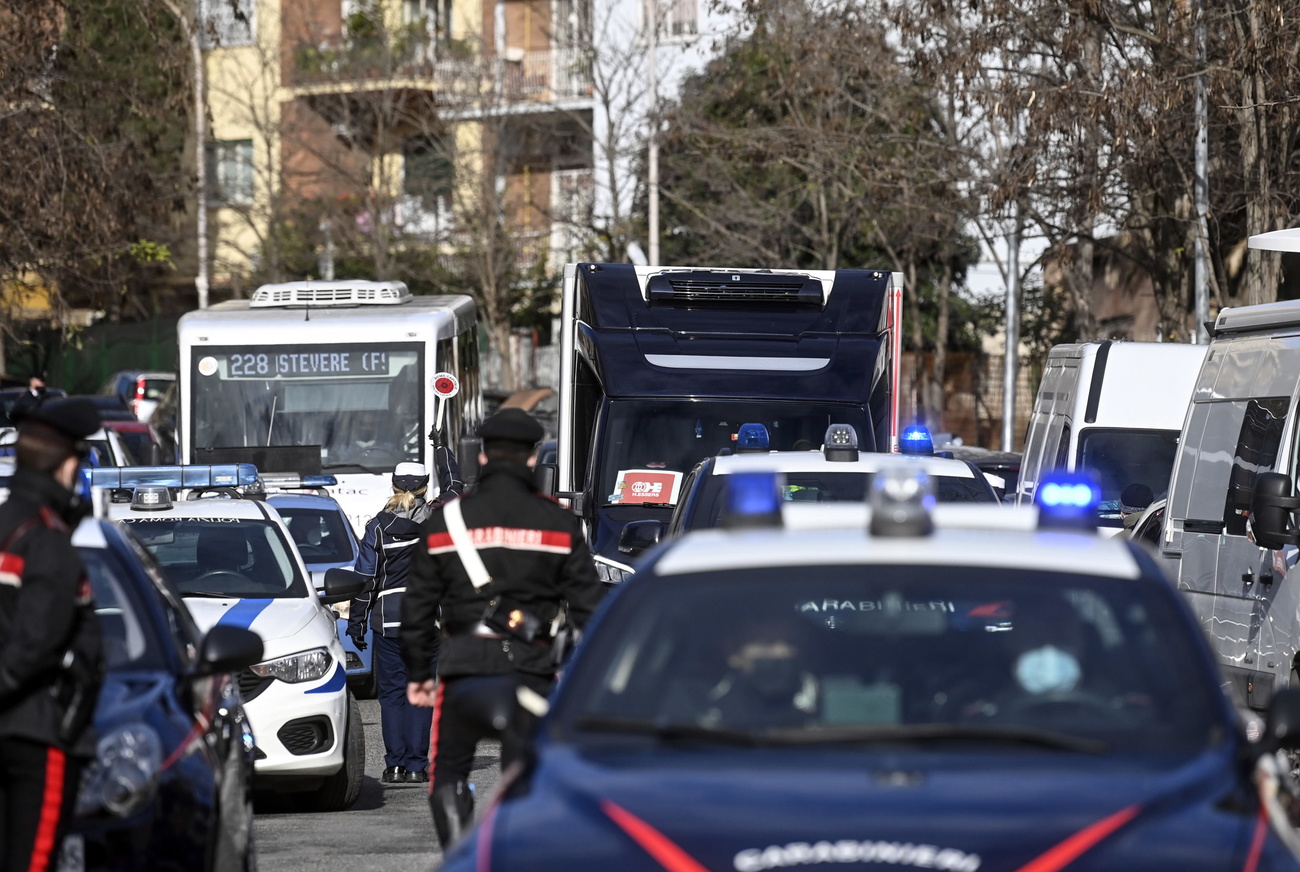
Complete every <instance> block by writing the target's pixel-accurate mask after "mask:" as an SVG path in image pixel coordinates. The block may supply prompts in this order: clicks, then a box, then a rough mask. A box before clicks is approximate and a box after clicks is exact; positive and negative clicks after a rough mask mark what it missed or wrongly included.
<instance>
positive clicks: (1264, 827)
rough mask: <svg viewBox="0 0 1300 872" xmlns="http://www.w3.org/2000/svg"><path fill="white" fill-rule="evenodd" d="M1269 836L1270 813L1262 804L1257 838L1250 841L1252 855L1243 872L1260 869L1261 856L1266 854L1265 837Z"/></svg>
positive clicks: (1256, 821) (1257, 825)
mask: <svg viewBox="0 0 1300 872" xmlns="http://www.w3.org/2000/svg"><path fill="white" fill-rule="evenodd" d="M1266 835H1268V811H1267V810H1266V809H1265V808H1264V806H1263V805H1262V804H1261V805H1260V807H1259V817H1258V818H1256V820H1255V836H1254V838H1252V839H1251V841H1250V854H1249V855H1248V856H1247V857H1246V865H1245V866H1244V867H1242V868H1243V872H1255V870H1257V869H1258V868H1259V856H1260V854H1262V853H1264V837H1265V836H1266Z"/></svg>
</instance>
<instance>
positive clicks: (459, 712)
mask: <svg viewBox="0 0 1300 872" xmlns="http://www.w3.org/2000/svg"><path fill="white" fill-rule="evenodd" d="M478 435H479V436H480V437H481V438H482V439H483V451H482V453H481V454H480V455H479V462H480V463H482V464H483V468H482V471H481V473H480V476H479V481H478V485H477V487H476V488H475V489H474V490H472V491H470V492H469V493H467V494H466V495H465V496H464V497H462V498H461V499H459V500H455V501H453V502H451V503H449V504H448V505H447V506H445V507H443V508H442V509H440V510H438V511H436V512H434V513H433V514H432V515H431V516H430V517H429V520H427V521H426V522H425V523H424V524H423V525H422V527H421V530H420V532H421V535H422V537H423V542H422V544H421V545H420V546H418V547H417V549H416V552H415V555H414V567H413V572H412V577H411V579H410V582H409V583H408V585H407V589H406V596H405V602H404V603H403V607H402V655H403V658H404V659H405V661H406V673H407V677H408V680H409V682H410V683H409V684H408V688H407V695H408V698H409V699H410V701H411V702H412V703H413V704H415V705H419V706H431V707H432V708H433V733H432V737H431V739H430V743H431V748H430V761H429V777H430V790H429V804H430V807H431V809H432V811H433V822H434V827H435V829H436V830H437V832H438V840H439V841H440V842H441V843H442V845H443V847H444V848H446V847H447V846H449V845H451V844H452V843H453V842H454V841H455V840H456V839H457V838H458V837H459V836H460V834H461V832H462V831H463V830H464V828H465V826H466V825H467V824H468V823H469V820H470V816H471V814H472V812H473V798H472V797H471V795H470V793H469V784H468V778H469V773H470V770H471V767H472V765H473V762H474V749H475V745H476V744H477V742H478V740H479V739H481V738H484V737H487V736H496V737H498V738H500V740H501V763H502V765H503V766H509V765H510V764H511V763H513V762H514V761H515V760H517V759H518V758H519V757H520V755H521V751H522V747H523V742H524V741H525V740H526V739H527V738H528V736H529V734H530V732H531V730H532V728H533V727H534V726H535V725H536V717H537V715H538V714H539V713H540V712H541V711H543V710H544V709H543V707H544V705H545V700H544V699H543V697H544V696H545V695H546V694H547V693H548V692H549V691H550V689H551V685H552V684H553V683H554V681H555V670H556V665H555V662H554V652H553V649H552V647H551V644H550V642H551V637H550V628H551V626H552V625H553V623H554V621H555V620H556V618H557V616H558V615H559V613H560V611H561V606H562V605H563V606H564V607H565V608H567V612H568V617H569V620H570V621H571V622H572V623H573V625H574V626H576V627H578V628H581V627H582V626H583V624H584V623H585V622H586V621H587V618H588V617H590V615H591V613H592V610H593V609H595V607H596V604H597V602H598V601H599V600H600V596H601V594H602V593H603V588H602V586H601V584H600V581H599V579H598V578H597V577H596V568H595V564H594V563H593V561H592V558H591V551H590V549H589V548H588V547H587V543H586V541H585V540H584V539H583V535H582V528H581V527H580V526H579V523H578V519H577V518H576V517H575V516H574V515H573V513H572V512H570V511H568V510H567V509H564V508H562V507H561V506H560V505H558V504H557V503H555V502H554V501H553V500H550V499H548V498H546V497H543V496H541V495H539V494H538V493H537V489H536V485H535V484H534V483H533V471H532V469H531V465H532V464H531V462H530V461H531V456H532V452H533V446H534V445H535V444H536V443H537V442H539V441H541V439H542V436H543V435H544V433H543V430H542V427H541V425H540V424H538V423H537V422H536V421H535V420H533V418H532V417H531V416H530V415H529V414H528V413H527V412H524V411H523V410H521V409H515V408H510V409H503V410H502V411H500V412H498V413H497V414H495V415H493V416H492V417H491V418H489V419H488V420H486V421H484V422H483V424H482V425H481V426H480V427H479V430H478ZM449 512H450V513H451V514H452V516H453V521H454V520H455V517H456V516H459V517H460V518H461V519H462V520H463V523H464V526H463V527H462V528H461V529H462V530H464V531H465V532H466V533H467V534H468V538H469V540H470V541H471V542H472V550H473V551H474V553H475V554H477V556H478V558H480V559H481V569H482V570H486V573H485V576H484V574H483V573H479V572H474V571H473V570H472V569H468V568H467V567H466V565H465V562H464V561H463V560H462V558H461V556H460V553H459V552H458V550H457V546H456V541H455V540H456V536H457V534H454V533H453V532H452V531H451V530H450V529H449V521H448V513H449ZM459 538H460V539H461V541H462V542H463V541H464V540H465V539H466V535H465V533H462V534H459ZM475 581H478V582H479V583H480V584H482V583H483V582H485V581H486V584H484V585H483V587H481V588H480V587H477V586H476V585H475ZM440 608H441V610H442V630H441V637H442V638H441V650H440V651H439V631H438V629H437V627H436V625H435V620H436V619H437V617H438V610H439V609H440ZM530 630H531V632H530ZM435 651H439V653H438V664H437V673H438V678H439V682H438V684H437V685H436V690H435V683H434V680H433V675H432V674H431V671H430V668H429V664H430V660H431V659H432V657H433V654H434V652H435ZM521 702H524V703H526V704H527V705H528V706H529V707H530V709H531V711H530V709H529V708H524V707H523V706H521V704H520V703H521ZM539 704H540V705H539Z"/></svg>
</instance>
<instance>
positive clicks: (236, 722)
mask: <svg viewBox="0 0 1300 872" xmlns="http://www.w3.org/2000/svg"><path fill="white" fill-rule="evenodd" d="M72 542H73V545H75V546H76V548H77V551H78V552H79V554H80V555H81V559H82V562H83V563H85V565H86V569H87V571H88V573H89V575H90V583H91V587H92V589H93V590H94V596H95V611H96V613H97V615H98V617H99V623H100V627H101V630H102V632H103V636H104V652H105V660H106V668H107V673H106V675H105V680H104V687H103V690H102V691H101V693H100V696H99V704H98V706H97V708H96V710H95V727H96V731H97V733H98V735H99V747H98V755H97V760H96V762H95V763H94V764H92V765H91V767H90V769H89V770H88V771H87V772H86V774H85V777H84V778H83V779H82V782H81V789H80V792H79V794H78V798H77V805H76V811H75V817H74V818H73V819H72V820H71V822H70V825H69V832H68V835H67V836H66V837H65V839H64V843H63V849H62V856H61V859H60V863H59V865H58V868H59V869H60V870H71V869H76V870H85V872H94V870H119V869H127V868H129V869H132V870H153V869H171V868H174V866H173V864H174V863H175V862H176V858H178V857H185V858H187V860H186V868H193V869H203V870H227V869H253V868H255V866H256V851H255V849H254V846H253V807H252V802H251V789H252V779H253V755H254V751H255V749H254V743H253V736H252V732H251V729H250V726H249V721H248V717H247V716H246V714H245V713H244V708H243V705H242V703H241V701H240V695H239V685H238V683H237V681H236V678H235V676H234V674H232V673H234V672H236V671H238V670H241V669H245V668H247V667H249V666H252V665H253V664H254V663H256V662H258V661H259V660H261V659H262V641H261V639H260V638H258V636H257V634H256V633H253V632H251V631H249V630H246V629H241V628H238V627H230V626H216V627H213V628H212V629H211V630H209V631H208V633H207V634H206V635H204V634H203V633H201V632H200V631H199V630H198V628H197V627H196V626H195V624H194V621H193V619H192V618H191V617H190V613H189V610H188V609H187V608H186V607H185V605H184V604H183V603H182V601H181V597H180V594H179V593H178V592H177V591H176V589H175V588H174V587H173V586H172V585H171V583H170V582H169V581H168V580H167V579H166V577H165V576H164V575H163V574H162V572H161V571H160V570H159V568H158V565H157V564H156V563H155V562H154V561H153V559H152V558H151V557H150V556H149V554H148V553H147V552H146V551H145V549H144V548H142V547H141V546H140V544H139V543H138V542H136V541H135V539H134V537H133V536H131V535H130V534H129V533H127V532H126V531H125V530H124V529H123V528H122V527H120V526H118V525H116V524H112V523H109V522H107V521H103V520H97V519H88V520H86V521H83V522H82V524H81V525H80V526H79V527H78V528H77V530H76V533H75V534H74V536H73V540H72Z"/></svg>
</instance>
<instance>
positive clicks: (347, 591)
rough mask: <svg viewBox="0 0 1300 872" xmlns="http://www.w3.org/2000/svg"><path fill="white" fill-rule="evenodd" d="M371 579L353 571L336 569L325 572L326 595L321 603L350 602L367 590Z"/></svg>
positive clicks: (323, 595)
mask: <svg viewBox="0 0 1300 872" xmlns="http://www.w3.org/2000/svg"><path fill="white" fill-rule="evenodd" d="M368 583H369V579H368V578H366V577H365V576H364V575H360V574H358V573H356V572H353V571H352V570H351V569H343V568H335V569H327V570H325V593H324V594H322V595H321V597H320V601H321V602H323V603H324V604H325V605H327V606H328V605H333V604H334V603H341V602H344V601H346V600H350V599H352V598H353V597H355V596H356V595H357V594H359V593H361V592H362V591H363V590H365V589H366V585H367V584H368Z"/></svg>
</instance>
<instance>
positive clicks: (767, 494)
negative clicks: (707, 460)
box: [726, 472, 782, 526]
mask: <svg viewBox="0 0 1300 872" xmlns="http://www.w3.org/2000/svg"><path fill="white" fill-rule="evenodd" d="M781 499H782V497H781V483H780V481H779V480H778V477H777V474H776V473H775V472H736V473H732V474H731V475H729V476H727V503H726V508H727V512H726V517H727V525H728V526H761V525H764V524H767V523H770V522H771V521H772V519H776V523H778V524H779V523H780V517H781Z"/></svg>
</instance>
